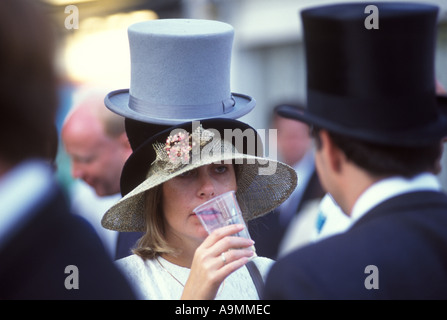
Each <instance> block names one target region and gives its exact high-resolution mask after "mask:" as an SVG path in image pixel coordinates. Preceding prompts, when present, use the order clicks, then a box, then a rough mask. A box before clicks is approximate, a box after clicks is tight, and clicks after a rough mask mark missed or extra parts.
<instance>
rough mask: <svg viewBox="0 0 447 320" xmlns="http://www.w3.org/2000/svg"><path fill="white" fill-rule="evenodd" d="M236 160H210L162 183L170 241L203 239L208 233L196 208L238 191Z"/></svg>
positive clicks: (166, 224)
mask: <svg viewBox="0 0 447 320" xmlns="http://www.w3.org/2000/svg"><path fill="white" fill-rule="evenodd" d="M236 188H237V186H236V175H235V171H234V167H233V165H232V164H210V165H205V166H202V167H199V168H197V169H194V170H191V171H188V172H186V173H184V174H182V175H180V176H177V177H175V178H173V179H171V180H169V181H167V182H165V183H164V184H163V185H162V195H163V196H162V202H163V211H164V218H165V231H166V238H167V239H168V242H170V241H172V240H173V239H174V238H177V239H176V240H175V241H178V240H179V239H180V240H186V239H191V240H194V241H200V242H201V241H203V239H205V238H206V237H207V235H208V233H207V232H206V230H205V229H204V228H203V226H202V224H201V223H200V220H199V218H198V217H197V216H196V215H195V214H194V212H193V209H194V208H195V207H197V206H198V205H200V204H202V203H204V202H205V201H207V200H209V199H211V198H213V197H215V196H218V195H220V194H222V193H225V192H227V191H231V190H235V191H236Z"/></svg>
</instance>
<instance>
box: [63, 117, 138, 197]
mask: <svg viewBox="0 0 447 320" xmlns="http://www.w3.org/2000/svg"><path fill="white" fill-rule="evenodd" d="M62 140H63V142H64V145H65V149H66V152H67V153H68V155H69V156H70V158H71V161H72V164H71V165H72V168H71V173H72V176H73V178H76V179H82V180H84V181H85V182H86V183H87V184H88V185H90V186H91V187H93V188H94V189H95V191H96V194H97V195H98V196H107V195H112V194H116V193H118V192H120V176H121V170H122V168H123V166H124V163H125V161H126V160H127V158H128V157H129V155H130V153H131V152H132V151H131V148H130V145H129V142H128V139H127V136H126V134H125V133H123V134H120V135H118V136H116V137H115V136H110V135H108V134H106V132H105V130H104V126H103V124H102V123H101V121H100V120H99V119H98V118H97V117H95V116H94V114H93V113H89V112H79V113H78V114H75V115H73V116H72V117H71V118H70V119H68V120H67V122H66V123H65V124H64V127H63V129H62Z"/></svg>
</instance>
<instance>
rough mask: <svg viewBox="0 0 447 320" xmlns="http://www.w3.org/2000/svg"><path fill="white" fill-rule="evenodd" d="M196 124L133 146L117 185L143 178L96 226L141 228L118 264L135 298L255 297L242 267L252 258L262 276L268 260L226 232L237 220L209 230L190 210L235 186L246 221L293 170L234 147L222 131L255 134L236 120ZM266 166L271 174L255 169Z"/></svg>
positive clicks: (283, 193) (286, 187) (288, 182)
mask: <svg viewBox="0 0 447 320" xmlns="http://www.w3.org/2000/svg"><path fill="white" fill-rule="evenodd" d="M195 124H196V123H195V122H193V123H191V122H186V123H183V124H180V125H176V126H173V127H171V128H169V129H166V130H164V131H162V132H160V133H158V134H156V135H154V136H152V137H151V138H149V139H148V140H146V142H145V143H144V144H143V145H142V146H141V147H139V148H138V149H137V150H135V151H134V153H133V154H132V155H131V156H130V158H129V159H128V161H127V162H126V165H125V167H124V169H123V173H122V177H121V182H122V187H123V189H124V190H129V185H133V186H135V184H136V183H135V181H137V180H138V178H137V176H139V177H143V178H142V179H140V181H141V180H142V181H141V182H140V183H139V184H138V185H137V186H136V187H134V188H133V190H132V191H130V192H129V193H127V194H126V196H125V197H123V199H122V200H121V201H120V202H118V203H117V204H116V205H115V206H113V207H112V208H111V209H110V210H109V211H108V212H107V213H106V214H105V216H104V218H103V226H104V227H106V228H109V229H113V230H118V231H145V232H146V233H145V235H144V236H143V237H142V239H141V240H140V242H139V244H138V247H137V248H136V249H135V250H134V254H133V255H131V256H129V257H127V258H124V259H121V260H119V261H118V262H117V263H118V264H119V266H120V267H121V268H122V269H123V271H124V273H125V274H126V276H127V277H128V279H129V281H130V282H131V284H132V285H133V286H134V287H135V288H136V290H137V291H138V293H139V295H140V297H141V298H144V299H179V298H182V299H215V298H216V299H258V298H259V294H258V293H257V291H256V287H255V285H254V283H253V280H252V278H251V276H250V273H249V272H248V270H247V268H243V266H244V265H245V264H246V263H247V262H248V261H249V260H250V259H252V260H253V262H254V263H255V265H256V267H257V268H258V269H259V271H260V273H261V274H262V275H263V276H264V277H265V276H266V274H267V271H268V269H269V267H270V265H271V263H272V260H270V259H267V258H261V257H257V256H256V254H255V253H254V252H253V250H252V249H250V247H251V246H252V245H253V241H251V240H249V239H245V238H241V237H236V236H233V235H234V234H236V233H238V232H240V231H241V230H242V229H243V227H244V226H241V225H230V226H226V227H223V228H220V229H217V230H216V231H214V232H213V233H211V234H210V235H208V234H207V232H206V231H205V229H204V228H203V226H202V225H201V223H200V221H199V219H198V218H197V217H196V216H195V215H194V213H193V209H194V208H195V207H197V206H198V205H200V204H202V203H204V202H205V201H207V200H209V199H211V198H213V197H215V196H217V195H220V194H222V193H224V192H227V191H230V190H235V191H236V196H237V199H238V202H239V205H240V207H241V210H242V212H243V215H244V219H245V220H246V221H248V220H250V219H253V218H255V217H258V216H260V215H262V214H265V213H268V212H270V211H271V210H273V209H274V208H275V207H276V206H278V205H279V204H280V203H282V202H283V201H284V200H285V199H286V198H287V197H288V196H289V195H290V193H291V192H292V191H293V190H294V188H295V186H296V173H295V171H294V170H293V169H292V168H290V167H289V166H287V165H285V164H283V163H280V162H277V161H274V160H267V159H264V158H260V157H256V156H254V155H251V154H249V152H248V151H247V150H248V149H249V148H248V147H247V146H245V148H244V151H243V152H239V151H238V150H237V149H236V148H235V146H234V145H237V143H235V142H234V141H233V140H234V139H233V138H234V137H232V138H231V139H226V137H225V135H224V133H225V132H224V131H225V129H233V130H234V129H240V130H243V131H244V133H245V134H246V133H247V131H246V130H253V134H255V130H254V129H253V128H251V127H250V126H248V125H246V124H244V123H242V122H239V121H237V120H232V119H210V120H202V121H201V123H200V126H196V127H195V128H194V125H195ZM236 140H237V137H236ZM246 143H247V142H246ZM145 164H146V165H145ZM148 164H149V168H147V165H148ZM267 166H272V167H274V168H275V170H274V172H271V173H272V174H260V173H262V172H263V171H262V169H263V168H264V169H265V167H267ZM144 167H145V169H143V168H144Z"/></svg>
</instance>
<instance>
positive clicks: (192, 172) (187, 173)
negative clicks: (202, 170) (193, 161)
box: [179, 170, 194, 177]
mask: <svg viewBox="0 0 447 320" xmlns="http://www.w3.org/2000/svg"><path fill="white" fill-rule="evenodd" d="M193 174H194V170H189V171H186V172H183V173H181V174H179V177H190V176H192V175H193Z"/></svg>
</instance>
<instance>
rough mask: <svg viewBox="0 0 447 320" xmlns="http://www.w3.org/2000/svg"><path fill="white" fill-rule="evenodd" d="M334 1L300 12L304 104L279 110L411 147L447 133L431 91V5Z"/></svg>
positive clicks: (440, 102) (444, 103)
mask: <svg viewBox="0 0 447 320" xmlns="http://www.w3.org/2000/svg"><path fill="white" fill-rule="evenodd" d="M368 5H371V6H369V7H368V8H369V9H368V10H366V11H365V9H366V6H367V5H366V4H365V3H350V4H336V5H328V6H320V7H315V8H310V9H306V10H303V11H302V12H301V17H302V23H303V30H304V41H305V51H306V65H307V108H305V109H304V108H303V109H302V110H297V109H294V108H290V107H288V106H283V107H280V108H278V113H280V114H281V115H283V116H286V117H289V118H293V119H297V120H300V121H303V122H306V123H308V124H311V125H315V126H317V127H320V128H324V129H327V130H329V131H333V132H335V133H339V134H343V135H346V136H349V137H353V138H357V139H361V140H365V141H369V142H373V143H379V144H385V145H396V146H397V145H401V146H403V145H405V146H417V145H423V144H428V143H431V142H435V141H439V140H440V139H441V138H442V137H444V136H446V135H447V98H446V97H436V94H435V72H434V70H435V45H436V24H437V14H438V8H437V7H436V6H432V5H426V4H417V3H401V2H396V3H393V2H379V3H368Z"/></svg>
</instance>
